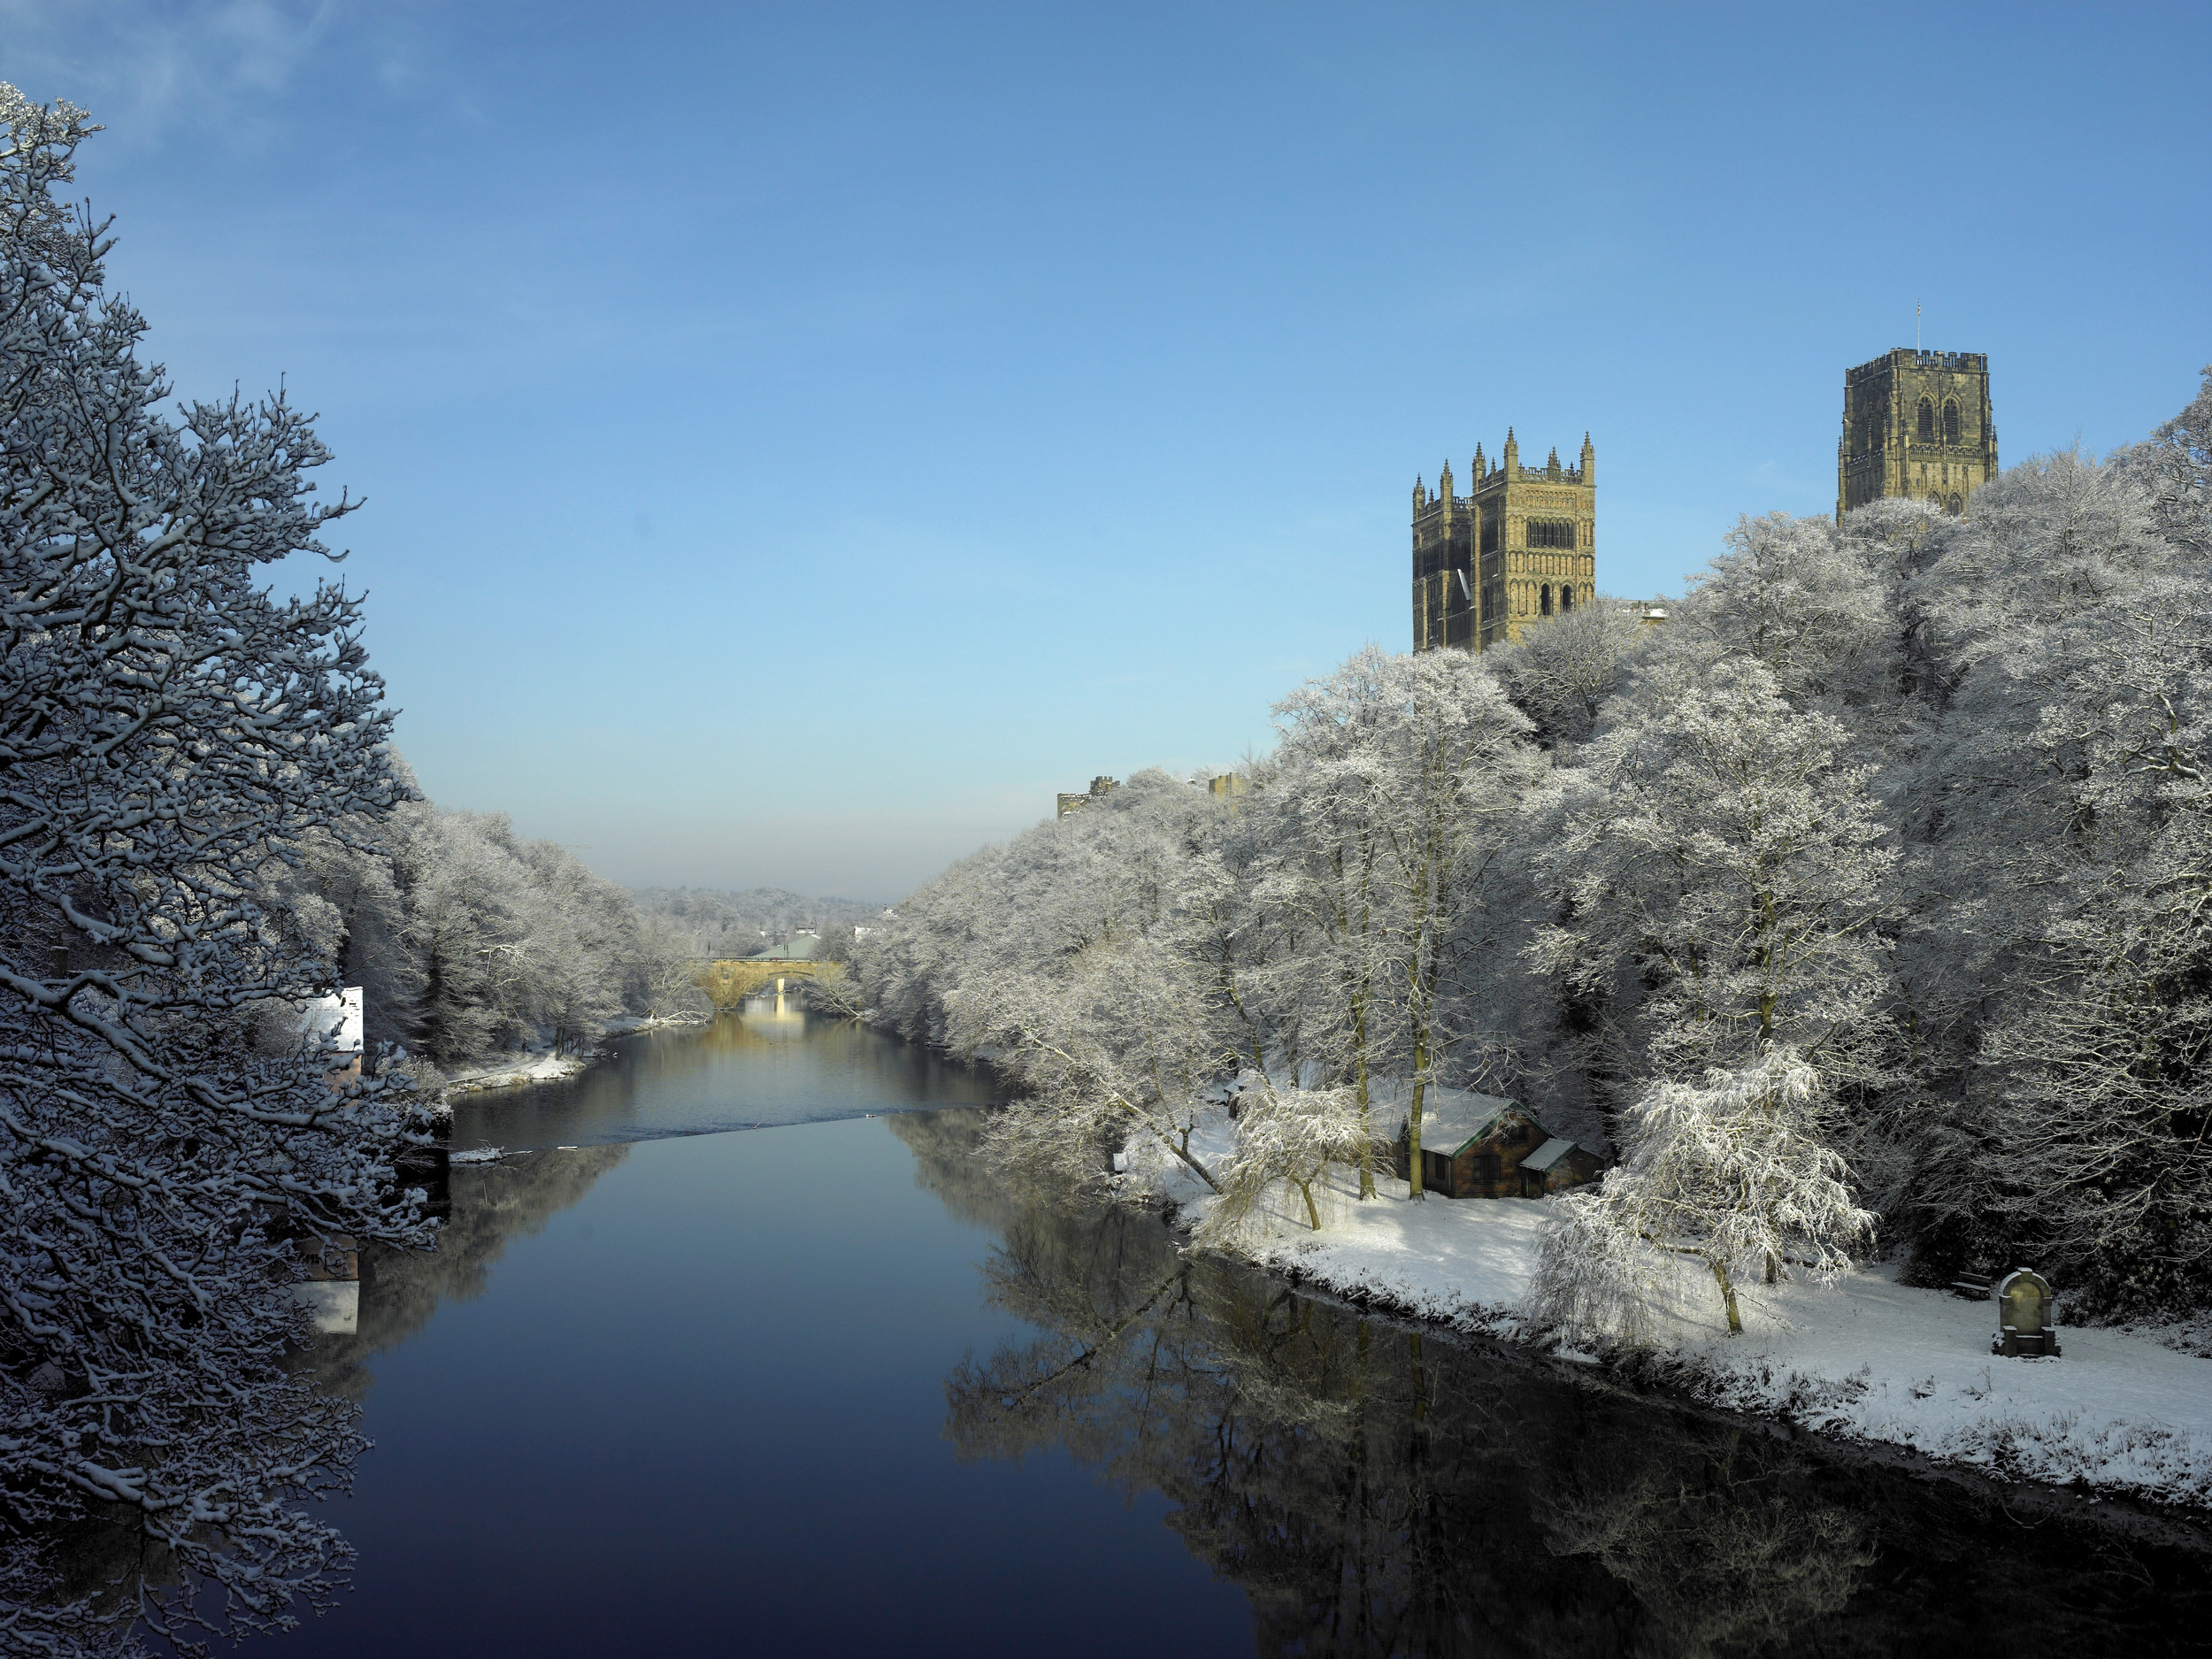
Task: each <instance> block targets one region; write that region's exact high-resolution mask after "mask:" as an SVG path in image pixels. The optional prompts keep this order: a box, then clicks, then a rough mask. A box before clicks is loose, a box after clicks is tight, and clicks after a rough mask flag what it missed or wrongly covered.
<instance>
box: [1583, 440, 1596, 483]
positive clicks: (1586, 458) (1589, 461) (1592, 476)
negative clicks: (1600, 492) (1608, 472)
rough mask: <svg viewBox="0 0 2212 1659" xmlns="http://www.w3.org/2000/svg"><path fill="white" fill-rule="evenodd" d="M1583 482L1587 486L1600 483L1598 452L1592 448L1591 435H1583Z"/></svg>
mask: <svg viewBox="0 0 2212 1659" xmlns="http://www.w3.org/2000/svg"><path fill="white" fill-rule="evenodd" d="M1582 481H1583V483H1584V484H1585V485H1590V484H1594V483H1596V482H1597V481H1598V452H1597V451H1596V450H1595V449H1592V448H1591V447H1590V434H1588V433H1584V434H1582Z"/></svg>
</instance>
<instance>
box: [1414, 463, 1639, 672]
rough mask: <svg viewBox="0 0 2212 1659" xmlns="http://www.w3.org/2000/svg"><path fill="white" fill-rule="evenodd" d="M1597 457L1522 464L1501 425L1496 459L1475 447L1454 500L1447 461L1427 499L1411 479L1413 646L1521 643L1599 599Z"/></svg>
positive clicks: (1484, 646) (1421, 486) (1423, 486)
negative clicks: (1544, 623) (1540, 626)
mask: <svg viewBox="0 0 2212 1659" xmlns="http://www.w3.org/2000/svg"><path fill="white" fill-rule="evenodd" d="M1597 473H1598V464H1597V451H1596V450H1595V449H1593V448H1592V447H1591V445H1590V434H1588V433H1584V434H1582V456H1581V458H1580V460H1579V461H1578V463H1577V464H1576V465H1572V466H1563V465H1560V460H1559V451H1558V450H1557V449H1554V450H1553V451H1552V452H1551V456H1550V458H1549V459H1548V460H1547V461H1546V462H1545V463H1544V465H1542V466H1540V467H1524V466H1523V465H1521V446H1520V443H1519V441H1518V440H1517V439H1516V438H1515V437H1514V435H1513V429H1512V428H1511V427H1507V428H1506V434H1505V452H1504V454H1502V456H1500V457H1498V459H1497V461H1496V462H1495V463H1492V462H1491V461H1489V460H1486V458H1485V457H1484V456H1483V453H1482V446H1481V445H1480V444H1477V445H1476V446H1475V460H1474V465H1473V466H1472V468H1471V470H1470V472H1469V475H1468V477H1469V483H1468V489H1467V494H1466V495H1455V494H1453V483H1452V464H1451V463H1450V462H1449V461H1447V462H1445V463H1444V470H1443V472H1442V473H1441V474H1440V476H1439V477H1438V479H1437V481H1436V493H1435V494H1434V495H1431V494H1430V493H1429V491H1428V488H1427V486H1426V484H1425V482H1424V481H1423V480H1420V479H1416V480H1414V483H1413V649H1415V650H1417V651H1432V650H1435V649H1437V648H1438V647H1440V646H1446V645H1451V646H1457V647H1458V648H1459V649H1462V650H1469V651H1480V650H1486V649H1488V648H1489V647H1491V646H1493V645H1497V644H1502V643H1503V642H1505V641H1508V640H1513V639H1517V638H1519V637H1520V634H1521V632H1522V630H1523V629H1525V628H1527V627H1529V626H1532V625H1534V624H1535V623H1538V622H1540V621H1541V620H1543V618H1546V617H1548V616H1554V615H1557V614H1559V613H1561V612H1563V611H1571V610H1573V609H1574V608H1575V606H1577V605H1584V604H1588V603H1590V601H1591V600H1592V599H1593V598H1594V596H1595V595H1596V593H1597V532H1598V518H1597Z"/></svg>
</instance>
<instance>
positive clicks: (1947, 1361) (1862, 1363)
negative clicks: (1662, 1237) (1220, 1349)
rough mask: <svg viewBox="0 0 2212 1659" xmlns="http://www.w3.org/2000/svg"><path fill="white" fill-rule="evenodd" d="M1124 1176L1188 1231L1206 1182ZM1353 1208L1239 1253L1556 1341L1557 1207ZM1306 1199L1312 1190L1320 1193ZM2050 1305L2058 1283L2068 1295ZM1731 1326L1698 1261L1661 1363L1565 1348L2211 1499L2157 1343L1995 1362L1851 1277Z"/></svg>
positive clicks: (1889, 1288)
mask: <svg viewBox="0 0 2212 1659" xmlns="http://www.w3.org/2000/svg"><path fill="white" fill-rule="evenodd" d="M1230 1133H1231V1131H1230V1126H1229V1125H1228V1124H1227V1123H1226V1121H1222V1122H1220V1123H1217V1124H1210V1125H1206V1126H1205V1128H1204V1129H1203V1130H1202V1133H1201V1134H1200V1135H1198V1136H1197V1137H1194V1140H1193V1142H1192V1150H1193V1151H1194V1153H1196V1154H1198V1156H1200V1157H1201V1159H1202V1160H1204V1159H1205V1158H1207V1157H1208V1156H1214V1157H1222V1156H1225V1155H1226V1153H1227V1152H1228V1150H1229V1136H1230ZM1133 1163H1134V1165H1135V1167H1134V1168H1133V1171H1132V1172H1131V1173H1130V1174H1129V1175H1128V1176H1126V1177H1124V1178H1121V1179H1122V1180H1123V1181H1124V1182H1125V1183H1127V1184H1129V1185H1133V1186H1136V1187H1141V1188H1144V1189H1148V1190H1151V1191H1153V1192H1156V1193H1157V1194H1159V1195H1161V1196H1163V1197H1165V1198H1169V1199H1171V1200H1172V1201H1173V1202H1176V1203H1177V1204H1179V1206H1181V1207H1182V1208H1183V1209H1184V1210H1185V1211H1186V1212H1187V1213H1188V1214H1189V1215H1190V1216H1191V1217H1193V1218H1195V1217H1197V1216H1199V1215H1202V1214H1203V1213H1204V1210H1205V1209H1206V1208H1207V1205H1208V1204H1209V1202H1210V1196H1209V1194H1207V1193H1206V1190H1205V1188H1204V1187H1203V1186H1202V1185H1201V1184H1200V1183H1199V1182H1198V1181H1197V1180H1196V1179H1194V1178H1192V1177H1190V1176H1189V1175H1188V1174H1187V1172H1185V1171H1182V1169H1181V1167H1180V1166H1179V1165H1178V1164H1173V1163H1172V1162H1171V1161H1170V1160H1165V1159H1164V1156H1163V1155H1161V1154H1160V1153H1158V1151H1157V1150H1156V1149H1154V1150H1153V1151H1151V1152H1150V1153H1149V1154H1148V1155H1144V1156H1138V1157H1137V1158H1135V1159H1134V1160H1133ZM1377 1180H1378V1184H1379V1187H1381V1189H1382V1195H1381V1196H1380V1197H1379V1198H1378V1199H1376V1200H1374V1201H1371V1202H1367V1203H1360V1202H1357V1201H1356V1196H1355V1194H1356V1186H1355V1185H1354V1183H1353V1181H1352V1180H1351V1179H1349V1178H1348V1177H1346V1178H1342V1179H1337V1180H1335V1181H1334V1182H1333V1189H1332V1192H1331V1194H1330V1202H1328V1204H1327V1205H1326V1207H1325V1210H1324V1213H1323V1217H1322V1226H1321V1230H1320V1232H1318V1233H1314V1232H1311V1231H1310V1230H1309V1229H1308V1228H1307V1226H1306V1225H1305V1222H1304V1211H1303V1206H1302V1205H1297V1206H1296V1207H1295V1209H1294V1208H1293V1207H1292V1205H1290V1204H1286V1205H1284V1206H1282V1207H1281V1208H1280V1210H1279V1213H1277V1214H1275V1215H1273V1216H1271V1217H1269V1218H1268V1219H1267V1221H1266V1222H1265V1223H1264V1224H1263V1226H1262V1227H1261V1228H1259V1229H1258V1230H1257V1231H1256V1232H1255V1233H1252V1234H1251V1235H1249V1236H1248V1238H1247V1240H1245V1243H1244V1246H1243V1248H1244V1249H1245V1250H1246V1252H1247V1253H1248V1254H1249V1255H1250V1256H1252V1257H1253V1258H1254V1259H1255V1260H1256V1261H1258V1262H1260V1263H1263V1264H1264V1265H1267V1266H1270V1267H1272V1268H1275V1269H1278V1270H1279V1271H1286V1272H1292V1273H1295V1274H1296V1276H1297V1277H1298V1278H1299V1279H1301V1280H1302V1281H1305V1282H1308V1283H1311V1284H1313V1285H1315V1286H1319V1287H1323V1288H1325V1289H1328V1290H1332V1291H1334V1292H1336V1293H1338V1294H1343V1295H1346V1296H1348V1297H1351V1298H1354V1299H1356V1300H1361V1301H1371V1302H1376V1303H1378V1304H1380V1305H1383V1306H1386V1307H1388V1308H1391V1309H1393V1310H1397V1311H1401V1312H1403V1313H1406V1314H1409V1315H1411V1316H1414V1317H1418V1318H1423V1319H1429V1320H1434V1321H1437V1322H1440V1323H1442V1324H1446V1325H1452V1326H1455V1327H1456V1328H1458V1329H1461V1330H1463V1331H1469V1332H1480V1333H1486V1334H1488V1335H1492V1336H1496V1337H1502V1338H1505V1339H1507V1340H1526V1341H1549V1340H1551V1339H1550V1338H1549V1337H1548V1336H1547V1335H1546V1334H1545V1333H1541V1332H1539V1331H1537V1330H1535V1329H1533V1328H1532V1327H1530V1326H1528V1325H1525V1324H1524V1323H1523V1321H1522V1319H1521V1318H1520V1316H1519V1313H1518V1308H1519V1304H1520V1301H1521V1297H1522V1294H1523V1293H1524V1292H1525V1290H1526V1288H1527V1286H1528V1282H1529V1279H1530V1276H1531V1274H1532V1272H1533V1271H1534V1268H1535V1263H1536V1251H1537V1244H1538V1239H1539V1235H1540V1232H1541V1229H1542V1227H1543V1224H1544V1219H1545V1216H1546V1213H1547V1210H1548V1203H1549V1202H1550V1201H1548V1200H1533V1199H1517V1198H1508V1199H1459V1200H1453V1199H1447V1198H1441V1197H1438V1196H1436V1195H1435V1194H1431V1195H1430V1196H1429V1197H1428V1198H1427V1199H1425V1200H1424V1201H1423V1202H1419V1203H1415V1202H1409V1200H1408V1198H1407V1197H1406V1190H1405V1183H1404V1182H1403V1181H1401V1180H1398V1179H1395V1178H1394V1177H1392V1176H1391V1175H1390V1174H1389V1172H1388V1171H1387V1170H1379V1171H1378V1172H1377ZM1317 1196H1318V1194H1317ZM2061 1289H2062V1290H2063V1286H2062V1287H2061ZM1737 1295H1738V1300H1739V1302H1740V1304H1741V1308H1742V1313H1743V1321H1744V1333H1743V1335H1741V1336H1740V1337H1734V1338H1731V1337H1730V1336H1729V1335H1728V1334H1727V1323H1726V1319H1725V1317H1724V1315H1723V1313H1722V1310H1721V1305H1720V1297H1719V1294H1718V1292H1717V1289H1716V1288H1715V1286H1714V1284H1713V1281H1712V1278H1711V1276H1710V1274H1709V1273H1708V1272H1707V1271H1705V1269H1704V1268H1703V1266H1702V1265H1701V1264H1699V1263H1683V1264H1682V1266H1681V1267H1680V1269H1679V1271H1678V1272H1677V1273H1676V1275H1675V1277H1674V1280H1673V1283H1672V1285H1671V1294H1670V1296H1669V1299H1668V1302H1667V1304H1666V1305H1665V1306H1663V1307H1662V1308H1660V1309H1658V1310H1655V1315H1656V1317H1655V1319H1654V1321H1653V1324H1654V1326H1655V1345H1656V1347H1655V1351H1654V1352H1651V1353H1647V1354H1643V1355H1638V1356H1626V1355H1609V1356H1606V1358H1605V1359H1604V1360H1602V1361H1601V1360H1599V1358H1598V1356H1594V1355H1588V1354H1581V1353H1577V1352H1574V1351H1572V1350H1567V1349H1559V1350H1556V1351H1557V1352H1558V1353H1559V1356H1560V1357H1561V1358H1562V1359H1563V1360H1569V1361H1577V1360H1578V1361H1583V1362H1586V1363H1620V1364H1624V1365H1632V1366H1634V1367H1635V1368H1637V1369H1638V1370H1639V1371H1640V1372H1641V1373H1643V1374H1645V1375H1648V1376H1652V1377H1655V1378H1657V1379H1663V1380H1664V1381H1665V1382H1666V1383H1667V1384H1668V1385H1669V1386H1672V1387H1674V1388H1676V1389H1678V1390H1680V1391H1682V1392H1684V1393H1686V1394H1690V1395H1691V1396H1693V1397H1694V1398H1697V1399H1700V1400H1703V1401H1706V1402H1709V1403H1712V1404H1715V1405H1718V1406H1723V1407H1726V1408H1730V1409H1737V1410H1742V1411H1748V1412H1755V1413H1760V1414H1763V1415H1767V1416H1771V1417H1781V1418H1784V1419H1786V1420H1787V1421H1789V1422H1792V1423H1795V1424H1798V1425H1802V1426H1804V1427H1806V1428H1809V1429H1813V1430H1816V1431H1818V1432H1823V1433H1827V1434H1833V1435H1837V1436H1839V1437H1842V1438H1845V1439H1850V1440H1863V1441H1870V1442H1881V1443H1886V1444H1890V1445H1894V1446H1900V1447H1907V1448H1911V1449H1912V1450H1914V1451H1916V1452H1918V1453H1921V1454H1924V1455H1926V1456H1928V1457H1931V1458H1933V1459H1936V1460H1938V1461H1940V1462H1944V1463H1957V1464H1963V1465H1968V1466H1971V1467H1974V1468H1978V1469H1980V1470H1983V1471H1986V1472H1988V1473H1991V1474H1993V1475H1997V1476H2000V1477H2003V1478H2007V1479H2032V1480H2040V1481H2049V1482H2053V1483H2056V1484H2062V1485H2078V1486H2085V1487H2088V1488H2093V1489H2097V1490H2101V1491H2106V1492H2111V1493H2116V1494H2119V1493H2125V1494H2132V1495H2136V1496H2140V1497H2145V1498H2149V1499H2153V1500H2155V1501H2158V1502H2169V1503H2179V1504H2188V1505H2193V1506H2200V1507H2201V1506H2206V1505H2212V1360H2208V1359H2203V1358H2199V1357H2196V1356H2193V1355H2190V1354H2187V1353H2184V1352H2180V1351H2177V1348H2173V1347H2170V1346H2168V1345H2167V1344H2165V1343H2164V1342H2162V1341H2161V1340H2158V1337H2157V1336H2156V1335H2155V1334H2151V1333H2141V1332H2135V1331H2126V1330H2120V1329H2110V1328H2103V1327H2096V1326H2085V1327H2080V1328H2073V1327H2064V1326H2063V1318H2064V1312H2065V1302H2064V1300H2063V1296H2062V1298H2061V1301H2060V1303H2059V1310H2060V1317H2061V1321H2062V1332H2061V1342H2062V1348H2063V1351H2064V1357H2062V1358H2059V1359H2004V1358H2000V1357H1997V1356H1993V1355H1991V1353H1990V1352H1989V1339H1990V1334H1991V1333H1992V1332H1993V1330H1995V1328H1996V1318H1995V1309H1994V1308H1993V1305H1992V1304H1991V1303H1990V1302H1985V1301H1966V1300H1963V1299H1962V1298H1960V1297H1957V1296H1954V1295H1951V1294H1947V1293H1945V1292H1941V1291H1933V1290H1917V1289H1913V1288H1910V1287H1909V1286H1902V1285H1900V1284H1898V1283H1897V1282H1896V1277H1895V1269H1894V1268H1893V1267H1890V1266H1885V1265H1879V1264H1877V1265H1874V1266H1870V1267H1867V1268H1863V1269H1861V1270H1858V1271H1854V1272H1852V1273H1850V1274H1847V1275H1846V1276H1845V1277H1844V1278H1842V1279H1839V1280H1838V1281H1836V1282H1834V1283H1832V1284H1830V1285H1818V1284H1813V1283H1809V1282H1790V1283H1785V1284H1782V1285H1778V1286H1764V1285H1758V1284H1753V1285H1748V1286H1739V1287H1738V1291H1737Z"/></svg>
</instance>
